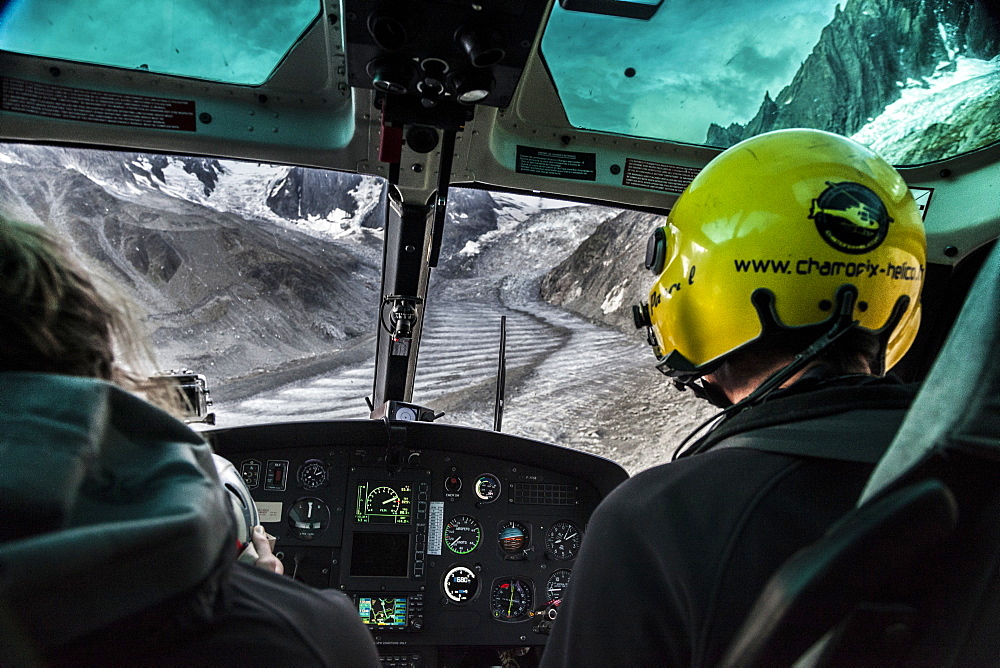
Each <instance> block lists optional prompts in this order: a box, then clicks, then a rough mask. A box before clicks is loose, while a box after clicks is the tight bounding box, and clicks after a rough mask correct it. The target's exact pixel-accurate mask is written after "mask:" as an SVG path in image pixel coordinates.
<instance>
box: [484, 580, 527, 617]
mask: <svg viewBox="0 0 1000 668" xmlns="http://www.w3.org/2000/svg"><path fill="white" fill-rule="evenodd" d="M534 600H535V597H534V595H533V594H532V592H531V582H530V581H529V580H522V579H521V578H501V579H499V580H496V581H495V582H494V583H493V592H492V594H491V595H490V609H491V611H492V612H493V618H494V619H499V620H500V621H502V622H517V621H520V620H522V619H525V618H527V616H528V613H529V612H530V611H531V608H532V606H533V605H534Z"/></svg>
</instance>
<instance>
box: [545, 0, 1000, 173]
mask: <svg viewBox="0 0 1000 668" xmlns="http://www.w3.org/2000/svg"><path fill="white" fill-rule="evenodd" d="M911 5H913V3H904V2H896V1H893V0H883V1H881V2H872V1H871V0H848V1H847V2H840V3H839V4H838V2H837V1H836V0H786V1H785V2H781V3H762V2H758V1H756V0H737V1H735V2H727V3H707V2H703V1H702V0H671V1H670V2H664V3H663V5H662V6H660V8H659V10H658V11H657V12H656V14H655V15H654V16H653V17H652V18H651V19H650V20H648V21H642V20H636V19H630V18H621V17H616V16H603V15H598V14H593V13H585V12H578V11H567V10H565V9H563V8H562V7H560V6H556V7H555V8H554V10H553V12H552V16H551V18H550V20H549V24H548V26H547V27H546V31H545V35H544V38H543V40H542V52H543V55H544V56H545V59H546V63H547V65H548V67H549V69H550V71H551V72H552V75H553V77H554V79H555V82H556V86H557V88H558V91H559V96H560V98H561V99H562V101H563V104H564V106H565V109H566V113H567V114H568V116H569V119H570V122H571V123H572V124H573V125H575V126H577V127H580V128H585V129H590V130H599V131H605V132H614V133H620V134H625V135H633V136H640V137H650V138H656V139H667V140H672V141H679V142H685V143H691V144H702V145H710V146H720V147H725V146H731V145H732V144H734V143H736V142H738V141H740V140H742V139H745V138H747V137H750V136H753V135H756V134H760V133H761V132H766V131H768V130H773V129H778V128H788V127H812V128H818V129H822V130H828V131H831V132H836V133H839V134H843V135H847V136H853V137H855V138H856V139H858V140H860V141H862V142H863V143H866V144H868V145H870V146H872V147H873V148H875V149H876V150H878V151H879V152H881V153H882V154H883V155H884V156H885V157H886V158H887V159H889V160H890V161H892V162H894V163H895V164H916V163H922V162H928V161H933V160H939V159H943V158H947V157H950V156H953V155H957V154H959V153H963V152H966V151H970V150H974V149H976V148H980V147H981V146H984V145H986V144H989V143H991V142H993V141H996V139H997V138H998V135H1000V123H998V121H997V120H996V119H997V114H996V113H995V112H994V111H992V110H993V109H994V108H995V107H996V105H997V104H998V102H1000V59H998V58H997V54H998V53H1000V37H998V32H997V26H996V22H995V21H994V20H992V19H990V18H989V16H988V14H987V12H986V11H985V10H983V9H982V7H981V6H980V5H979V4H978V0H977V1H976V2H971V1H970V2H954V1H953V0H928V1H927V2H923V3H919V6H917V7H912V6H911Z"/></svg>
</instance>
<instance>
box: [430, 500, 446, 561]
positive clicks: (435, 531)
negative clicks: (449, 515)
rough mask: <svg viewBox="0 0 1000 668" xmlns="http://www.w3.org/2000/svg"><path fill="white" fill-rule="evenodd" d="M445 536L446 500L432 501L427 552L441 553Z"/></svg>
mask: <svg viewBox="0 0 1000 668" xmlns="http://www.w3.org/2000/svg"><path fill="white" fill-rule="evenodd" d="M443 538H444V501H431V507H430V516H429V517H428V519H427V554H434V555H439V554H441V541H442V539H443Z"/></svg>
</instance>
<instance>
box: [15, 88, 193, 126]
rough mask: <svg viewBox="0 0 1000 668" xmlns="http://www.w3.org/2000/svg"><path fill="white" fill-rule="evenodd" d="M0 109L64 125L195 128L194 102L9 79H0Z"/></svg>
mask: <svg viewBox="0 0 1000 668" xmlns="http://www.w3.org/2000/svg"><path fill="white" fill-rule="evenodd" d="M0 109H2V110H4V111H15V112H17V113H20V114H32V115H34V116H46V117H48V118H60V119H64V120H68V121H87V122H89V123H103V124H105V125H128V126H132V127H140V128H154V129H158V130H185V131H188V132H194V131H195V127H196V126H195V113H194V100H174V99H171V98H166V97H146V96H144V95H125V94H122V93H108V92H105V91H99V90H88V89H86V88H70V87H68V86H52V85H50V84H43V83H37V82H35V81H27V80H25V79H12V78H10V77H0Z"/></svg>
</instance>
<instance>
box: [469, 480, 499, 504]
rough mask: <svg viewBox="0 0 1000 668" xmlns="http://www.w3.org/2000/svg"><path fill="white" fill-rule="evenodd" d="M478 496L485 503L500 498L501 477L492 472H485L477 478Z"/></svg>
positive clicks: (476, 488)
mask: <svg viewBox="0 0 1000 668" xmlns="http://www.w3.org/2000/svg"><path fill="white" fill-rule="evenodd" d="M475 490H476V496H477V497H478V498H479V500H480V501H482V502H483V503H492V502H493V501H496V500H497V499H498V498H500V479H499V478H497V477H496V476H495V475H493V474H492V473H484V474H482V475H481V476H479V477H478V478H477V479H476V486H475Z"/></svg>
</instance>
